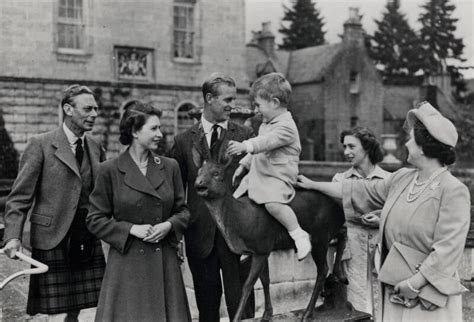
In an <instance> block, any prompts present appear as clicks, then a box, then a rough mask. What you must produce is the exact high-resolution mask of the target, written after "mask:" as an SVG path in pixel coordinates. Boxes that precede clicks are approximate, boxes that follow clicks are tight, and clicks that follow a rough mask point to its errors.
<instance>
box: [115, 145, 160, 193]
mask: <svg viewBox="0 0 474 322" xmlns="http://www.w3.org/2000/svg"><path fill="white" fill-rule="evenodd" d="M151 162H154V161H153V158H152V159H150V160H148V167H147V178H148V177H149V176H150V177H151V176H152V175H151V174H149V173H148V172H149V171H150V163H151ZM157 166H158V165H157ZM161 167H163V166H162V165H161ZM153 168H154V166H153ZM118 169H119V171H121V172H122V173H125V177H124V182H125V184H126V185H127V186H129V187H130V188H132V189H134V190H137V191H140V192H143V193H146V194H149V195H151V196H154V197H156V198H159V199H161V197H160V195H159V194H158V193H157V192H156V190H155V189H154V188H153V186H152V184H151V183H150V181H149V180H148V179H145V178H144V177H143V174H142V173H141V172H140V170H139V169H138V167H137V165H136V164H135V162H134V161H133V160H132V157H131V156H130V153H129V152H128V150H126V151H125V152H122V153H121V154H120V155H119V157H118ZM152 172H155V169H152ZM162 182H163V178H161V183H162ZM161 183H160V180H156V181H154V183H153V184H155V185H159V184H161Z"/></svg>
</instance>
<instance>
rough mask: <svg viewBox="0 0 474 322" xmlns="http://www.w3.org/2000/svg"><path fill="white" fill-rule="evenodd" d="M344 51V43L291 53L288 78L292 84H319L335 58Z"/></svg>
mask: <svg viewBox="0 0 474 322" xmlns="http://www.w3.org/2000/svg"><path fill="white" fill-rule="evenodd" d="M341 51H342V43H336V44H329V45H321V46H314V47H308V48H303V49H298V50H294V51H292V52H291V53H290V57H289V62H288V70H287V75H286V76H287V78H288V81H289V82H290V83H291V84H298V83H308V82H319V81H321V80H322V79H323V77H324V74H325V73H326V71H327V69H328V68H329V67H330V66H331V64H332V62H333V61H334V59H335V57H336V56H337V55H338V54H339V53H340V52H341Z"/></svg>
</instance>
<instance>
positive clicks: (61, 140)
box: [52, 126, 81, 178]
mask: <svg viewBox="0 0 474 322" xmlns="http://www.w3.org/2000/svg"><path fill="white" fill-rule="evenodd" d="M52 145H53V146H54V147H55V148H56V152H55V153H54V155H55V156H56V157H57V158H58V159H59V160H61V161H62V162H63V163H64V164H65V165H66V166H68V167H69V168H70V169H71V170H72V171H73V172H74V173H75V174H76V175H77V176H78V177H79V178H80V177H81V174H80V172H79V167H78V165H77V161H76V158H75V157H74V154H73V153H72V150H71V146H70V145H69V141H68V140H67V137H66V133H64V130H63V129H62V126H61V127H59V129H58V130H57V131H56V135H55V137H54V140H53V142H52Z"/></svg>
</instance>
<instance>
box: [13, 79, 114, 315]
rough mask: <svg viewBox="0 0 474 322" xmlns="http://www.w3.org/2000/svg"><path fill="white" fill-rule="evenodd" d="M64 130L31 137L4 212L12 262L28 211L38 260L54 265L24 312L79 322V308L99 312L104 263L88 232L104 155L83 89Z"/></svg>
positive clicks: (34, 284) (34, 282)
mask: <svg viewBox="0 0 474 322" xmlns="http://www.w3.org/2000/svg"><path fill="white" fill-rule="evenodd" d="M61 106H62V108H63V115H64V123H63V124H62V125H61V126H60V127H59V128H58V129H56V130H53V131H51V132H48V133H44V134H41V135H39V136H37V137H33V138H32V139H31V140H30V142H29V143H28V145H27V147H26V149H25V152H24V153H23V155H22V158H21V161H20V169H19V173H18V177H17V178H16V180H15V183H14V184H13V188H12V191H11V193H10V195H9V196H8V200H7V204H6V211H5V236H4V240H5V241H6V245H5V252H6V254H7V255H8V256H9V257H11V258H14V257H15V252H17V251H18V250H19V249H20V245H21V237H22V232H23V227H24V223H25V220H26V218H27V214H28V213H29V212H31V216H30V222H31V247H32V256H33V258H35V259H37V260H39V261H41V262H44V263H45V264H47V265H48V266H49V271H48V272H47V273H45V274H40V275H32V276H31V279H30V288H29V294H28V304H27V313H28V314H30V315H34V314H37V313H45V314H49V315H55V319H57V318H61V319H62V316H59V314H61V315H64V313H66V317H65V321H77V320H78V316H79V313H80V310H81V309H85V308H89V307H95V306H96V305H97V300H98V295H99V291H100V286H101V282H102V277H103V273H104V267H105V261H104V256H103V253H102V250H101V245H100V241H98V240H97V239H96V238H95V237H94V236H92V235H91V234H90V233H89V232H88V231H87V229H86V226H85V217H86V215H87V208H88V206H89V194H90V193H91V191H92V188H93V185H94V179H95V176H96V173H97V166H98V164H99V162H101V161H103V160H104V159H105V155H104V151H103V150H102V149H101V148H100V146H99V145H98V144H97V143H96V142H95V141H94V140H93V139H92V138H90V137H88V136H85V135H84V133H85V132H86V131H90V130H91V129H92V127H93V125H94V121H95V119H96V117H97V109H98V106H97V103H96V101H95V99H94V96H93V92H92V91H91V90H90V89H89V88H87V87H85V86H80V85H72V86H70V87H69V88H67V89H66V90H65V91H64V95H63V98H62V101H61Z"/></svg>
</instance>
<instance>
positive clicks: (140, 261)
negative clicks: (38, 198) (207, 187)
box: [86, 150, 190, 321]
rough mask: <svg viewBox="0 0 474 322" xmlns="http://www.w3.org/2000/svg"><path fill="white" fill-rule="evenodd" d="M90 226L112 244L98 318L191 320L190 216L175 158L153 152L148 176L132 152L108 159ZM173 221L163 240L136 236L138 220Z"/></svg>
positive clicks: (94, 197) (99, 180)
mask: <svg viewBox="0 0 474 322" xmlns="http://www.w3.org/2000/svg"><path fill="white" fill-rule="evenodd" d="M90 202H91V206H90V211H89V214H88V216H87V220H86V222H87V227H88V229H89V230H90V231H91V232H92V233H93V234H94V235H96V236H97V237H98V238H100V239H102V240H104V241H105V242H107V243H109V244H110V246H111V248H110V251H109V255H108V261H107V266H106V271H105V275H104V280H103V282H102V288H101V292H100V298H99V304H98V308H97V314H96V321H152V320H153V321H187V320H190V313H189V308H188V302H187V298H186V292H185V289H184V283H183V279H182V276H181V270H180V266H179V261H178V256H177V248H176V246H177V243H178V240H179V238H180V236H181V235H182V234H183V231H184V230H185V229H186V226H187V224H188V220H189V212H188V210H187V207H186V205H185V201H184V190H183V185H182V182H181V176H180V171H179V167H178V164H177V162H176V161H175V160H173V159H169V158H166V157H162V156H156V155H150V157H149V161H148V166H147V172H146V177H145V176H143V174H142V172H141V171H140V170H139V169H138V166H137V165H136V164H135V162H134V161H133V160H132V157H131V156H130V153H129V152H128V150H127V151H125V152H123V153H122V154H120V155H119V156H118V157H117V158H115V159H113V160H110V161H107V162H104V163H103V164H101V166H100V168H99V173H98V176H97V180H96V183H95V188H94V190H93V191H92V193H91V195H90ZM164 221H169V222H170V223H171V225H172V230H171V231H170V232H169V233H168V235H167V236H166V237H165V238H164V239H163V240H162V241H160V243H158V244H155V243H148V242H144V241H142V240H141V239H139V238H136V237H134V236H132V235H130V229H131V227H132V225H134V224H136V225H141V224H150V225H155V224H158V223H161V222H164Z"/></svg>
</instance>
